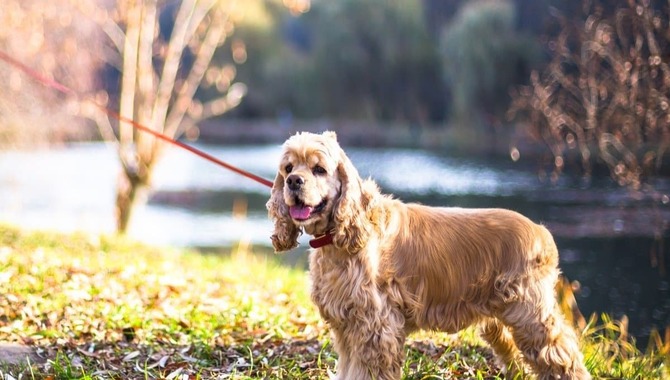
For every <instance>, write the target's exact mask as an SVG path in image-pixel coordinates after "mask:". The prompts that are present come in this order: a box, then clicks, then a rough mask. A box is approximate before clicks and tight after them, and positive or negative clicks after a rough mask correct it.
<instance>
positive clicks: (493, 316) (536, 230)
mask: <svg viewBox="0 0 670 380" xmlns="http://www.w3.org/2000/svg"><path fill="white" fill-rule="evenodd" d="M298 178H300V185H297V184H296V180H297V179H298ZM287 181H288V182H289V183H293V185H292V188H289V186H287V185H286V184H287ZM317 205H319V206H318V207H317ZM267 206H268V210H269V215H270V217H271V218H272V219H273V220H274V222H275V230H274V234H273V235H272V242H273V245H274V247H275V250H276V251H285V250H288V249H291V248H293V247H295V246H296V245H297V238H298V236H299V235H300V234H301V233H302V232H303V231H304V232H306V233H308V234H310V235H313V236H317V235H321V234H324V233H326V232H330V233H332V236H333V243H332V244H330V245H326V246H324V247H321V248H318V249H316V250H314V251H312V252H311V256H310V276H311V280H312V289H311V291H312V293H311V294H312V300H313V301H314V303H315V304H316V305H317V306H318V308H319V311H320V313H321V316H322V317H323V318H324V319H325V320H326V321H327V322H328V324H329V326H330V327H331V329H332V332H333V335H334V342H335V343H334V346H335V350H336V351H337V353H338V356H339V360H338V363H337V368H336V373H337V378H338V379H353V380H358V379H400V377H401V368H402V365H403V361H404V356H405V350H404V347H403V345H404V342H405V338H406V337H407V335H408V334H409V333H411V332H412V331H415V330H417V329H427V330H439V331H446V332H456V331H458V330H461V329H463V328H465V327H467V326H470V325H473V324H478V325H479V326H481V334H482V337H483V338H484V339H485V340H486V341H487V342H488V343H489V344H490V345H491V347H492V348H493V351H494V353H495V355H496V357H497V358H498V359H499V361H500V364H501V365H502V369H503V371H505V370H506V371H508V372H507V373H508V376H510V375H511V376H510V378H513V377H514V376H515V375H516V374H523V373H527V372H532V373H535V374H536V375H537V376H538V377H539V378H540V379H590V378H591V377H590V375H589V373H588V372H587V370H586V368H585V367H584V364H583V360H582V355H581V353H580V351H579V346H578V340H577V337H576V334H575V332H574V331H573V329H572V328H571V327H570V326H569V325H567V324H566V322H565V320H564V318H563V316H562V315H561V314H560V312H559V311H558V309H557V304H556V300H555V295H554V285H555V283H556V281H557V278H558V275H559V270H558V267H557V266H558V251H557V248H556V245H555V243H554V240H553V238H552V236H551V234H550V233H549V231H547V229H546V228H544V227H543V226H541V225H538V224H535V223H533V222H532V221H530V220H529V219H527V218H526V217H524V216H522V215H520V214H518V213H516V212H513V211H509V210H502V209H462V208H435V207H427V206H422V205H419V204H405V203H403V202H401V201H399V200H396V199H393V198H391V197H390V196H387V195H382V194H381V193H380V191H379V189H378V187H377V185H376V184H375V183H374V182H372V181H371V180H362V179H361V178H360V177H359V175H358V172H357V171H356V169H355V168H354V166H353V165H352V164H351V162H350V160H349V159H348V158H347V156H346V154H345V153H344V152H343V150H342V149H341V148H340V146H339V145H338V143H337V140H336V136H335V134H334V133H332V132H325V133H324V134H322V135H316V134H311V133H299V134H296V135H294V136H293V137H291V138H290V139H288V140H287V141H286V143H285V144H284V152H283V155H282V157H281V163H280V165H279V171H278V174H277V177H276V179H275V182H274V187H273V189H272V195H271V198H270V200H269V201H268V204H267ZM291 207H294V208H295V207H297V208H298V209H304V208H305V207H310V208H309V210H311V211H310V212H309V213H308V214H309V217H308V218H303V217H300V218H298V219H295V218H293V217H291V213H290V212H289V209H290V208H291ZM304 212H306V211H304ZM528 367H530V368H528Z"/></svg>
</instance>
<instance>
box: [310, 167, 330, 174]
mask: <svg viewBox="0 0 670 380" xmlns="http://www.w3.org/2000/svg"><path fill="white" fill-rule="evenodd" d="M312 173H314V174H326V173H327V172H326V169H324V168H322V167H321V166H318V165H317V166H315V167H314V169H312Z"/></svg>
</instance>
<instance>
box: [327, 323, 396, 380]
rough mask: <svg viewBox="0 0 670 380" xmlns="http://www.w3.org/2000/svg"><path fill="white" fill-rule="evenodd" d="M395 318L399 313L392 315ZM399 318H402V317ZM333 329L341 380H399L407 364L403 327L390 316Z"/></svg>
mask: <svg viewBox="0 0 670 380" xmlns="http://www.w3.org/2000/svg"><path fill="white" fill-rule="evenodd" d="M393 314H396V313H393ZM397 314H398V317H399V318H402V317H401V316H399V313H397ZM384 317H385V318H380V316H379V315H375V316H368V319H365V320H352V321H350V323H346V324H344V326H342V327H340V328H339V329H337V328H336V329H333V334H334V338H335V343H334V346H335V351H336V352H337V353H338V356H339V360H338V364H337V367H336V371H337V377H336V379H339V380H354V379H355V380H358V379H361V380H368V379H369V380H399V379H400V378H401V375H402V371H401V369H402V365H403V362H404V360H405V351H404V349H403V348H404V343H405V333H404V331H403V323H402V322H400V319H399V318H397V317H396V316H393V317H390V316H389V314H386V315H384Z"/></svg>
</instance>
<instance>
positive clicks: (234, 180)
mask: <svg viewBox="0 0 670 380" xmlns="http://www.w3.org/2000/svg"><path fill="white" fill-rule="evenodd" d="M199 148H201V149H203V150H205V151H207V152H208V153H210V154H212V155H214V156H216V157H218V158H221V159H222V160H224V161H227V162H229V163H231V164H233V165H236V166H239V167H242V168H244V169H246V170H248V171H251V172H253V173H255V174H258V175H261V176H263V177H266V178H269V179H272V178H273V177H274V173H275V166H276V161H277V158H278V157H279V153H280V148H279V146H244V147H239V146H237V147H227V146H199ZM347 152H348V154H349V156H350V157H351V159H352V161H353V162H354V164H355V165H356V167H357V168H358V170H359V172H360V173H361V175H362V176H364V177H367V176H370V177H372V178H374V179H375V180H376V181H377V182H378V183H379V184H380V186H381V187H382V188H383V190H384V191H385V192H390V193H393V194H395V195H396V197H398V198H400V199H403V200H405V201H417V202H421V203H424V204H429V205H441V206H461V207H505V208H510V209H514V210H517V211H519V212H521V213H523V214H525V215H527V216H528V217H530V218H531V219H533V220H535V221H537V222H542V223H544V224H545V225H547V227H548V228H549V229H550V230H551V231H552V232H553V233H554V235H555V237H556V241H557V243H558V246H559V250H560V252H561V268H562V270H563V272H564V273H565V274H566V275H567V276H568V278H570V280H575V281H578V282H579V283H580V284H581V291H580V293H579V295H578V302H579V305H580V308H581V309H582V312H583V313H584V314H585V315H589V314H591V313H593V312H608V313H611V314H613V315H614V316H615V317H620V316H622V315H624V314H626V315H628V316H629V317H630V320H631V321H630V325H631V331H632V332H633V333H634V334H636V335H638V336H639V337H642V338H643V337H644V336H645V335H647V334H648V333H649V331H650V329H651V328H654V327H657V328H665V326H666V325H669V324H670V282H669V279H668V277H667V275H666V274H665V268H666V267H668V266H670V254H668V253H667V251H669V250H670V247H668V246H667V244H666V247H665V249H663V248H664V247H662V245H661V244H659V240H654V239H653V238H652V236H654V234H657V235H659V236H662V237H663V239H661V240H667V239H666V238H667V232H666V231H665V230H666V229H667V228H666V227H667V226H665V224H664V223H665V222H664V221H667V220H670V206H669V205H668V202H667V198H665V199H664V198H663V197H662V194H668V193H670V184H669V183H668V182H667V181H659V182H658V183H657V184H656V187H657V190H658V191H659V192H660V194H661V195H654V196H649V195H645V194H641V195H640V194H638V195H637V196H636V197H631V194H630V193H628V192H627V191H625V190H622V189H620V188H618V187H617V186H615V185H613V184H612V183H611V182H610V181H609V180H607V179H603V180H599V181H593V182H592V183H589V184H588V185H585V184H584V183H583V182H582V181H581V180H579V179H571V178H568V177H564V178H562V179H561V182H559V183H558V184H556V185H550V184H546V183H542V182H541V181H539V180H538V176H537V175H536V173H535V166H534V164H533V163H523V160H522V162H521V163H520V164H519V163H517V164H514V163H512V162H511V161H509V160H504V159H502V160H501V159H498V160H495V161H472V160H465V159H462V158H454V157H449V156H447V155H444V154H440V153H435V152H426V151H416V150H405V149H374V150H366V149H347ZM117 173H118V163H117V159H116V155H115V150H114V147H112V146H106V145H103V144H82V145H74V146H70V147H67V148H60V149H50V150H43V151H36V152H13V151H9V152H0V222H2V221H4V222H9V223H12V224H15V225H21V226H25V227H29V228H48V229H57V230H63V231H74V230H84V231H91V232H112V231H113V228H114V219H113V209H114V208H113V207H114V205H113V201H114V183H115V178H116V175H117ZM268 197H269V189H268V188H266V187H264V186H263V185H260V184H257V183H255V182H253V181H251V180H248V179H246V178H243V177H239V176H237V175H235V174H233V173H231V172H228V171H226V170H223V169H221V168H219V167H217V166H214V165H213V164H211V163H209V162H207V161H204V160H202V159H200V158H198V157H195V156H193V155H192V154H189V153H188V152H183V151H180V150H176V149H173V150H170V151H168V153H167V155H166V156H165V158H164V159H163V160H162V161H161V162H160V164H159V166H158V167H157V171H156V175H155V180H154V190H153V192H152V194H151V195H150V197H149V203H148V204H147V206H146V207H144V208H142V209H140V210H138V212H137V214H136V215H135V218H134V219H133V222H132V225H131V230H130V235H132V236H133V237H135V238H137V239H139V240H142V241H145V242H148V243H152V244H161V245H176V246H196V247H217V246H226V245H231V244H235V243H237V242H239V241H241V240H244V241H248V242H250V243H252V244H254V245H269V236H270V234H271V229H272V225H271V223H270V222H269V221H268V219H267V213H266V210H265V202H266V201H267V199H268ZM634 198H635V199H634ZM663 200H665V202H666V203H663ZM233 210H235V212H233ZM306 240H307V238H303V240H302V246H303V247H304V246H306ZM305 255H306V253H305V252H304V250H301V249H298V250H296V252H294V253H293V254H292V255H289V257H290V258H291V259H290V260H292V262H294V263H297V264H296V265H301V264H302V263H304V262H305V260H304V258H305Z"/></svg>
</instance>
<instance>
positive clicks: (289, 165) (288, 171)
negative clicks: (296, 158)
mask: <svg viewBox="0 0 670 380" xmlns="http://www.w3.org/2000/svg"><path fill="white" fill-rule="evenodd" d="M284 170H286V173H290V172H291V170H293V165H291V164H288V165H286V167H285V168H284Z"/></svg>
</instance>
